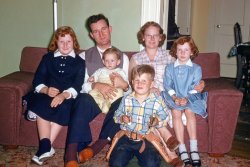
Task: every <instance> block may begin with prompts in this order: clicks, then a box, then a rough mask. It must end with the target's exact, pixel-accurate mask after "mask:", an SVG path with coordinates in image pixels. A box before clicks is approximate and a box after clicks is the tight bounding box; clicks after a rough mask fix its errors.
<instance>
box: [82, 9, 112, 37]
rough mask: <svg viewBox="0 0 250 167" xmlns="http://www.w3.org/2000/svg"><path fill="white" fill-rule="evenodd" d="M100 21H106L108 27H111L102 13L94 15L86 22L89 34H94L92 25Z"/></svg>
mask: <svg viewBox="0 0 250 167" xmlns="http://www.w3.org/2000/svg"><path fill="white" fill-rule="evenodd" d="M99 20H104V21H105V22H106V24H107V26H108V27H109V20H108V18H107V17H105V16H104V15H103V14H101V13H100V14H96V15H92V16H89V17H88V19H87V21H86V28H87V29H88V31H89V32H92V30H91V27H90V25H91V24H93V23H96V22H98V21H99Z"/></svg>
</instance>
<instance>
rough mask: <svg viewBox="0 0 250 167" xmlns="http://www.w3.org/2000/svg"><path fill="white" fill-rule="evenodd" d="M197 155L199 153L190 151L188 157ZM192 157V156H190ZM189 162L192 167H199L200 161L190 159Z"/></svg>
mask: <svg viewBox="0 0 250 167" xmlns="http://www.w3.org/2000/svg"><path fill="white" fill-rule="evenodd" d="M194 153H195V154H199V152H197V151H191V152H190V155H191V154H194ZM191 157H192V156H191ZM191 161H192V166H193V167H201V160H200V159H192V158H191Z"/></svg>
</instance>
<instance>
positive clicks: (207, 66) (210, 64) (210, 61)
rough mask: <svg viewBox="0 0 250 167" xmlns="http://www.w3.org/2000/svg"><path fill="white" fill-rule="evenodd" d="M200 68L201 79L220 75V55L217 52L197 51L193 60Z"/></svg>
mask: <svg viewBox="0 0 250 167" xmlns="http://www.w3.org/2000/svg"><path fill="white" fill-rule="evenodd" d="M193 62H194V63H197V64H199V65H200V66H201V68H202V79H208V78H219V77H220V55H219V54H218V53H199V55H198V56H197V57H196V58H195V59H194V60H193Z"/></svg>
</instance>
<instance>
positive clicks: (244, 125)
mask: <svg viewBox="0 0 250 167" xmlns="http://www.w3.org/2000/svg"><path fill="white" fill-rule="evenodd" d="M229 154H231V155H236V156H240V157H243V158H247V159H250V106H248V107H245V106H243V107H242V110H241V111H240V113H239V118H238V123H237V127H236V131H235V139H234V141H233V146H232V150H231V151H230V153H229Z"/></svg>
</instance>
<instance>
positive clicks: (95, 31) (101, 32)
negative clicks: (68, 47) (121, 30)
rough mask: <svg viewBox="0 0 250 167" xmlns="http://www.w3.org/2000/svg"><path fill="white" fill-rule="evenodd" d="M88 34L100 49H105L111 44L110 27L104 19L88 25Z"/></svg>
mask: <svg viewBox="0 0 250 167" xmlns="http://www.w3.org/2000/svg"><path fill="white" fill-rule="evenodd" d="M90 28H91V32H90V36H91V37H92V38H93V39H94V40H95V42H96V45H97V46H98V47H100V48H101V49H107V48H108V47H110V45H111V32H112V27H111V26H108V25H107V23H106V22H105V20H103V19H102V20H99V21H97V22H96V23H92V24H91V25H90Z"/></svg>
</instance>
